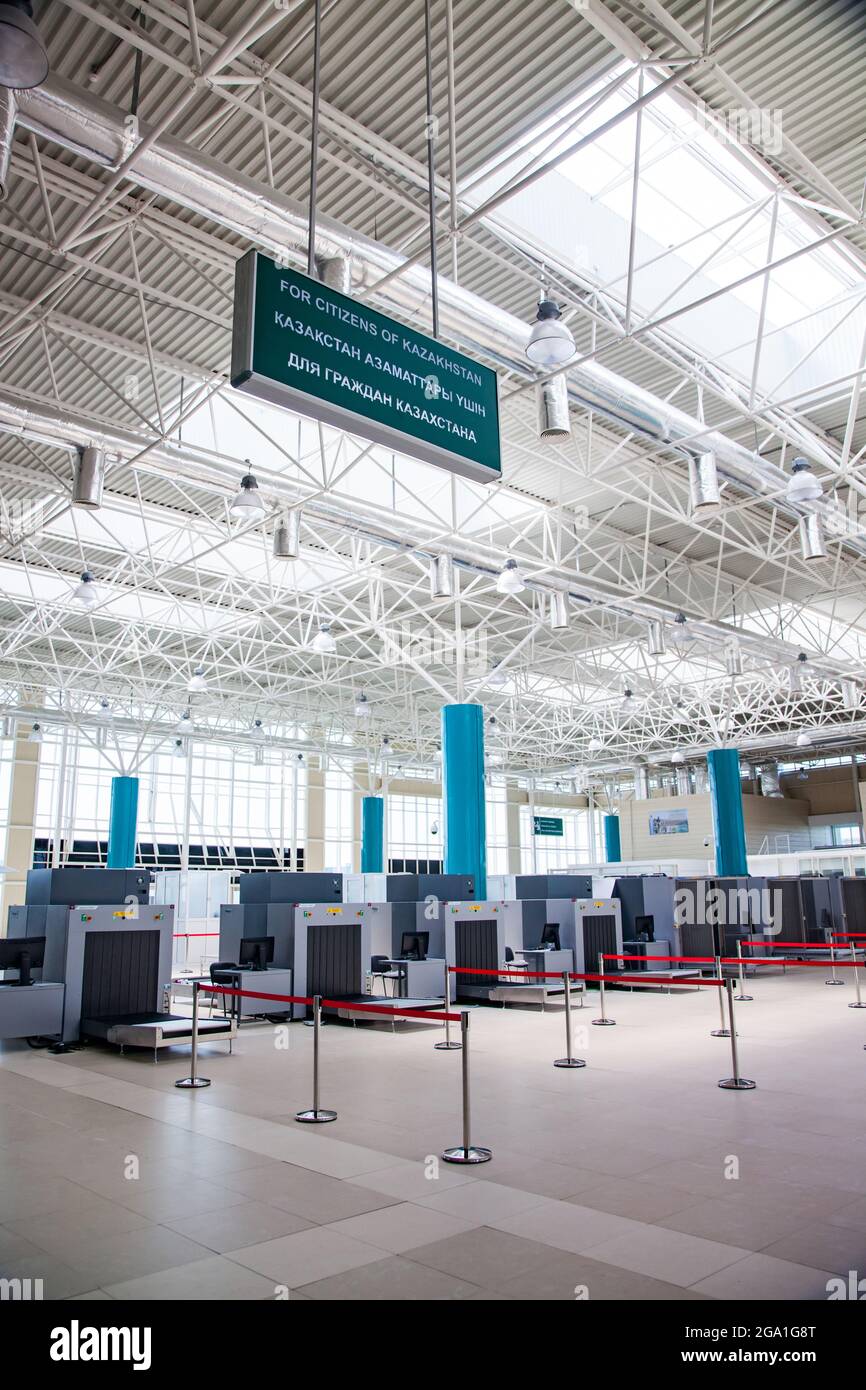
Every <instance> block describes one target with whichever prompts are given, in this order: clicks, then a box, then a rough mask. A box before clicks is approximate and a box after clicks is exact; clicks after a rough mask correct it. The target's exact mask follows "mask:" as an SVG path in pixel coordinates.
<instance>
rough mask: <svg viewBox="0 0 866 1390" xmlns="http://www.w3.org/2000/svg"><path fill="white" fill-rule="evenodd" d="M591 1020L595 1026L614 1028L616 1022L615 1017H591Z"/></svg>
mask: <svg viewBox="0 0 866 1390" xmlns="http://www.w3.org/2000/svg"><path fill="white" fill-rule="evenodd" d="M589 1021H590V1023H591V1024H592V1026H593V1028H613V1027H614V1026H615V1024H616V1019H615V1018H591V1019H590V1020H589Z"/></svg>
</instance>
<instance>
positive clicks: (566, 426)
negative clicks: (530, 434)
mask: <svg viewBox="0 0 866 1390" xmlns="http://www.w3.org/2000/svg"><path fill="white" fill-rule="evenodd" d="M535 399H536V405H537V408H538V437H539V439H565V438H567V436H568V435H570V434H571V420H570V418H569V414H568V385H567V383H566V380H565V377H564V376H563V374H562V372H560V373H559V375H558V376H552V377H550V378H549V379H548V380H547V381H540V382H539V383H538V385H537V386H536V388H535Z"/></svg>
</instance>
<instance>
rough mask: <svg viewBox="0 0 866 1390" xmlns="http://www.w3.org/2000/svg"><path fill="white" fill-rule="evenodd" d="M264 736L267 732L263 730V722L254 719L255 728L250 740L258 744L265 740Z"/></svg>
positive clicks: (252, 730) (252, 729) (251, 730)
mask: <svg viewBox="0 0 866 1390" xmlns="http://www.w3.org/2000/svg"><path fill="white" fill-rule="evenodd" d="M264 736H265V731H264V729H263V728H262V721H261V720H260V719H254V720H253V727H252V728H251V729H250V738H251V739H255V740H256V741H257V742H260V741H261V740H262V739H263V738H264Z"/></svg>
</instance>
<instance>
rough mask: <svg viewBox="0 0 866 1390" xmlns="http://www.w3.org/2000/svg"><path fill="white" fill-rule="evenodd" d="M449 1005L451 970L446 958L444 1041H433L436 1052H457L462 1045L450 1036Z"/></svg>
mask: <svg viewBox="0 0 866 1390" xmlns="http://www.w3.org/2000/svg"><path fill="white" fill-rule="evenodd" d="M450 1007H451V970H450V968H449V966H448V962H447V960H446V962H445V1041H444V1042H438V1043H434V1044H433V1046H434V1047H435V1049H436V1051H437V1052H457V1051H458V1049H459V1048H460V1047H462V1043H459V1042H458V1041H457V1039H456V1038H454V1039H453V1040H452V1037H451V1023H450V1020H449V1018H448V1011H449V1009H450Z"/></svg>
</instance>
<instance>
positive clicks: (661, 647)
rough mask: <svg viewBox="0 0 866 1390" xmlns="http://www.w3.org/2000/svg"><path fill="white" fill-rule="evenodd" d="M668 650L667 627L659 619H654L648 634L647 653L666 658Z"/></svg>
mask: <svg viewBox="0 0 866 1390" xmlns="http://www.w3.org/2000/svg"><path fill="white" fill-rule="evenodd" d="M666 649H667V643H666V641H665V625H664V623H663V622H661V621H660V620H659V619H658V618H653V620H652V622H651V623H650V625H649V631H648V634H647V651H648V653H649V655H650V656H664V654H665V651H666Z"/></svg>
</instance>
